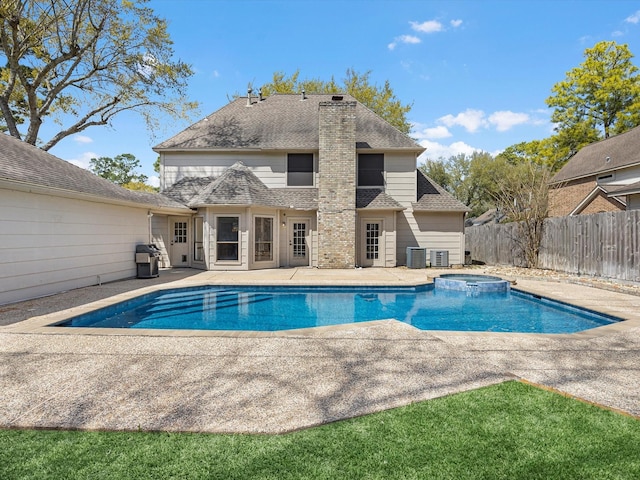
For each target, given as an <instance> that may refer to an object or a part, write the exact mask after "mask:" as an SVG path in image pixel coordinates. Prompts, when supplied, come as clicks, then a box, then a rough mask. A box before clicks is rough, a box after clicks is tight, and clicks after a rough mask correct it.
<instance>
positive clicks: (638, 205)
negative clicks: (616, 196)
mask: <svg viewBox="0 0 640 480" xmlns="http://www.w3.org/2000/svg"><path fill="white" fill-rule="evenodd" d="M639 209H640V194H635V195H627V210H639Z"/></svg>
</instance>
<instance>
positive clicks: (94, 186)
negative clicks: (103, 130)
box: [0, 134, 185, 209]
mask: <svg viewBox="0 0 640 480" xmlns="http://www.w3.org/2000/svg"><path fill="white" fill-rule="evenodd" d="M0 179H2V180H8V181H11V182H17V183H22V184H29V185H37V186H40V187H44V188H47V189H50V190H51V191H52V192H53V191H56V190H57V191H67V192H73V193H81V194H85V195H90V196H93V197H100V198H103V199H110V200H114V201H116V200H117V201H120V202H128V203H139V204H141V205H148V206H155V207H170V208H180V209H185V206H184V205H181V204H180V203H178V202H176V201H175V200H173V199H171V198H167V197H164V196H163V195H159V194H157V193H147V192H134V191H131V190H127V189H125V188H122V187H120V186H118V185H115V184H114V183H111V182H109V181H108V180H105V179H104V178H101V177H98V176H97V175H94V174H93V173H91V172H89V171H88V170H84V169H82V168H80V167H76V166H75V165H73V164H71V163H69V162H66V161H64V160H62V159H61V158H58V157H55V156H54V155H51V154H50V153H47V152H45V151H44V150H41V149H39V148H37V147H34V146H33V145H30V144H28V143H25V142H22V141H20V140H18V139H16V138H13V137H10V136H9V135H5V134H0Z"/></svg>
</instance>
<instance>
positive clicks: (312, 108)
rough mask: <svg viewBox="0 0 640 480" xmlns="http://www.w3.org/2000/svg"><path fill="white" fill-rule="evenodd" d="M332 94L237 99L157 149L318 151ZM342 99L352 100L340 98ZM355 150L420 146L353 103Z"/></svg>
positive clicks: (417, 150)
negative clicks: (323, 110) (323, 112)
mask: <svg viewBox="0 0 640 480" xmlns="http://www.w3.org/2000/svg"><path fill="white" fill-rule="evenodd" d="M332 97H333V95H331V94H309V95H306V97H305V99H304V100H303V99H302V96H301V95H292V94H275V95H271V96H269V97H267V98H265V99H263V100H259V99H258V98H255V97H252V100H251V103H250V106H248V99H247V97H240V98H237V99H235V100H234V101H232V102H230V103H229V104H227V105H225V106H224V107H222V108H220V109H219V110H217V111H216V112H214V113H212V114H211V115H209V116H207V117H206V118H204V119H202V120H200V121H199V122H197V123H195V124H193V125H191V126H190V127H188V128H187V129H185V130H183V131H182V132H180V133H178V134H177V135H175V136H174V137H172V138H170V139H168V140H166V141H164V142H162V143H160V144H159V145H156V146H155V147H154V150H155V151H164V150H237V149H261V150H317V149H318V147H319V136H318V135H319V134H318V130H319V118H318V117H319V115H318V108H319V107H318V106H319V104H320V102H326V101H331V99H332ZM342 97H343V99H344V101H354V102H356V100H355V98H353V97H352V96H351V95H347V94H344V95H342ZM356 145H357V148H370V149H385V150H393V149H399V150H408V151H414V152H417V153H421V152H423V151H424V148H423V147H421V146H420V145H418V144H417V143H416V142H415V141H414V140H412V139H411V138H410V137H409V136H407V135H405V134H404V133H402V132H401V131H400V130H398V129H397V128H395V127H394V126H392V125H391V124H389V123H388V122H386V121H385V120H383V119H382V118H381V117H380V116H378V115H377V114H375V113H374V112H373V111H371V110H369V109H368V108H367V107H365V106H364V105H362V104H361V103H359V102H356Z"/></svg>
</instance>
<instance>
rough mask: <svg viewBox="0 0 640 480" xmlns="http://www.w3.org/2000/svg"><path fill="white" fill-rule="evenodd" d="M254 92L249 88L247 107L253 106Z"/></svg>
mask: <svg viewBox="0 0 640 480" xmlns="http://www.w3.org/2000/svg"><path fill="white" fill-rule="evenodd" d="M252 91H253V90H251V88H248V89H247V107H250V106H251V92H252Z"/></svg>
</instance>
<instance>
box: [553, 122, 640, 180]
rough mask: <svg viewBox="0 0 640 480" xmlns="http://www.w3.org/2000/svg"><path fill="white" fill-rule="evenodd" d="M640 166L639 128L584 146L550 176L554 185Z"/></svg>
mask: <svg viewBox="0 0 640 480" xmlns="http://www.w3.org/2000/svg"><path fill="white" fill-rule="evenodd" d="M632 165H640V127H635V128H632V129H631V130H629V131H627V132H624V133H621V134H619V135H616V136H614V137H609V138H607V139H604V140H600V141H599V142H595V143H592V144H590V145H587V146H585V147H582V148H581V149H580V150H579V151H578V153H576V154H575V155H574V156H573V157H571V158H570V159H569V161H568V162H567V163H566V164H565V166H564V167H562V168H561V169H560V171H559V172H558V173H556V174H555V175H554V177H553V178H552V179H551V182H550V183H551V184H555V183H560V182H566V181H569V180H574V179H578V178H583V177H588V176H591V175H598V174H601V173H604V172H609V171H612V170H618V169H620V168H625V167H630V166H632Z"/></svg>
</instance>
